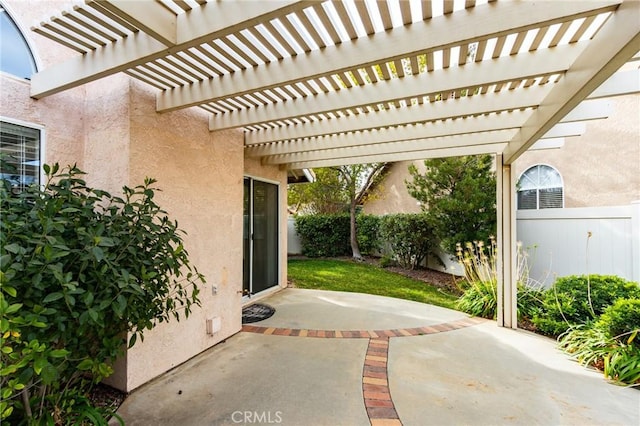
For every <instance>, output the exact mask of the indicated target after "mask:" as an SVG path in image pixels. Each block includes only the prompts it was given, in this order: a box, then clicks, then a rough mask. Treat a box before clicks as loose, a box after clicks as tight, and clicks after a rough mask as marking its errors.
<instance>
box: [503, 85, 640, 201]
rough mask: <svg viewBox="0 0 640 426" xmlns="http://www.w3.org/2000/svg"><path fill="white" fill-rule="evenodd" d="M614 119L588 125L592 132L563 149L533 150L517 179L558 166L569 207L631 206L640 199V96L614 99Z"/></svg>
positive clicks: (517, 170) (519, 163)
mask: <svg viewBox="0 0 640 426" xmlns="http://www.w3.org/2000/svg"><path fill="white" fill-rule="evenodd" d="M610 102H611V105H612V111H611V115H610V116H609V118H607V119H604V120H593V121H589V122H586V132H585V133H584V134H583V135H581V136H574V137H569V138H566V139H565V144H564V146H563V147H562V148H559V149H552V150H540V151H527V152H526V153H524V154H523V155H522V156H521V157H520V158H518V160H517V161H516V162H515V170H514V171H515V177H516V179H518V178H519V177H520V175H521V174H522V173H523V172H525V171H526V170H527V169H528V168H529V167H531V166H534V165H536V164H546V165H549V166H552V167H554V168H555V169H556V170H558V172H560V175H561V176H562V179H563V181H564V197H565V198H564V205H565V207H568V208H569V207H600V206H620V205H628V204H630V203H631V202H633V201H637V200H640V173H638V169H639V168H640V95H627V96H620V97H617V98H612V99H610Z"/></svg>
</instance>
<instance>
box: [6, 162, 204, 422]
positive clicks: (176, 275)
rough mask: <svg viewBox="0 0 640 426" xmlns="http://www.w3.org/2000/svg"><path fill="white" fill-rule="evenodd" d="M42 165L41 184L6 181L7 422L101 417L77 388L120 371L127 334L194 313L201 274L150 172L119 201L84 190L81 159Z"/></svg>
mask: <svg viewBox="0 0 640 426" xmlns="http://www.w3.org/2000/svg"><path fill="white" fill-rule="evenodd" d="M44 171H45V173H46V174H47V178H48V180H47V183H46V185H45V188H44V189H43V190H41V189H40V188H39V187H37V186H32V187H29V188H27V189H26V190H24V191H23V192H21V193H20V194H11V193H10V192H9V191H10V185H9V183H8V182H6V181H3V182H2V184H3V185H2V188H1V189H0V190H1V191H2V194H0V195H1V197H0V203H1V204H0V207H1V211H2V221H1V225H0V231H1V232H0V268H1V274H0V285H1V287H2V292H1V293H0V294H1V296H2V297H1V299H0V309H1V311H2V312H1V313H2V319H1V320H0V330H2V339H3V340H2V351H1V356H2V360H1V361H2V368H1V369H0V387H1V388H2V405H1V406H0V408H1V409H0V414H1V415H2V418H3V419H4V418H6V419H8V423H11V424H12V423H19V422H21V421H24V420H25V419H26V418H28V417H32V419H35V420H37V421H38V422H44V423H51V424H53V423H56V424H58V423H60V422H63V423H74V422H75V421H76V420H78V421H79V419H81V418H82V417H83V416H89V417H91V416H94V417H95V415H96V413H97V411H96V412H92V411H91V409H90V408H87V405H86V403H85V402H86V400H85V399H83V398H81V396H82V395H85V394H86V392H88V390H89V389H90V387H91V386H92V385H93V384H94V383H97V382H98V381H100V380H102V379H103V378H105V377H107V376H109V375H110V374H111V373H112V368H111V363H112V361H113V360H114V359H115V358H116V357H118V356H119V355H121V354H122V351H123V348H124V346H125V345H126V344H127V340H126V339H127V336H128V335H129V336H130V340H129V346H132V345H134V344H135V342H136V339H137V338H142V337H143V332H144V331H145V330H149V329H151V328H153V327H154V326H155V324H156V323H158V322H163V321H169V320H170V319H171V318H174V319H176V320H179V319H180V317H181V315H185V316H186V315H189V313H190V310H191V307H192V306H193V305H194V304H195V305H198V304H199V300H198V286H199V285H200V284H201V283H204V277H202V275H201V274H199V273H198V271H197V270H196V269H195V268H194V267H193V266H192V265H191V264H190V263H189V260H188V254H187V251H186V250H185V249H184V247H183V244H182V234H183V232H182V231H181V230H180V229H179V228H178V225H177V223H176V222H174V221H171V220H170V219H169V218H168V217H167V215H166V212H165V211H163V210H162V209H161V208H160V207H159V206H158V205H157V204H156V203H155V202H154V200H153V198H154V194H155V191H156V190H155V189H154V188H153V187H152V185H153V184H154V183H155V181H154V180H153V179H146V180H145V182H144V184H143V185H140V186H137V187H135V188H127V187H124V188H123V191H124V195H123V197H122V198H121V197H115V196H111V195H110V194H109V193H107V192H105V191H101V190H98V189H93V188H89V187H87V186H86V184H85V182H84V181H83V180H82V179H81V178H80V176H82V175H83V172H82V171H80V170H79V169H77V168H76V167H75V166H74V167H69V168H67V169H64V170H62V171H60V169H59V166H58V165H57V164H56V165H54V166H52V167H50V166H48V165H45V166H44ZM18 392H19V393H22V395H21V396H22V397H17V396H18V395H17V393H18ZM22 401H28V402H29V404H23V402H22ZM60 416H64V417H65V418H64V419H61V418H60ZM35 420H32V421H35Z"/></svg>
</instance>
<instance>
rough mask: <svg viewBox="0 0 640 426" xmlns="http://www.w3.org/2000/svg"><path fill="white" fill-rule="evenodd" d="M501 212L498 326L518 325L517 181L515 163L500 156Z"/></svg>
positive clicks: (499, 185) (497, 170) (498, 163)
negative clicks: (509, 162) (507, 161)
mask: <svg viewBox="0 0 640 426" xmlns="http://www.w3.org/2000/svg"><path fill="white" fill-rule="evenodd" d="M496 177H497V179H496V184H497V188H496V189H497V191H496V194H497V208H496V210H497V214H498V224H497V230H498V236H497V243H498V259H497V278H498V325H499V326H500V327H508V328H518V311H517V296H518V286H517V248H516V212H515V180H514V177H513V174H512V167H511V164H505V163H504V157H503V155H502V154H498V155H496Z"/></svg>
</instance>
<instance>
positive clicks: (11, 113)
mask: <svg viewBox="0 0 640 426" xmlns="http://www.w3.org/2000/svg"><path fill="white" fill-rule="evenodd" d="M6 4H7V6H8V10H9V12H10V13H11V15H12V17H13V18H14V20H16V21H17V22H18V23H19V24H20V26H21V27H22V28H23V29H24V28H25V27H28V26H29V25H30V24H31V23H32V22H33V21H34V20H35V19H38V18H40V17H41V16H45V15H46V14H47V13H48V14H49V15H50V14H51V13H53V12H55V11H56V10H60V9H61V8H62V6H64V5H65V4H66V3H64V2H55V1H52V2H28V4H27V3H26V2H24V3H23V2H20V1H10V2H6ZM23 32H24V31H23ZM24 35H25V37H27V38H28V39H29V41H30V43H31V46H32V49H33V53H34V54H35V56H36V57H37V58H38V62H39V63H40V64H41V65H44V66H46V65H49V64H50V63H53V62H57V61H60V60H61V59H62V58H64V57H65V56H68V55H69V54H70V53H69V51H67V49H65V48H63V47H60V46H58V45H55V44H53V43H51V42H49V41H47V40H45V39H43V38H41V37H39V36H37V35H35V34H32V33H30V32H24ZM0 84H1V86H0V87H1V98H0V100H1V102H0V116H1V117H2V118H3V119H8V120H11V121H17V122H19V123H24V124H27V125H34V126H37V127H38V128H41V129H43V132H44V140H45V144H44V150H43V153H44V158H43V160H44V162H46V163H54V162H59V163H60V164H61V165H66V164H73V163H77V164H78V166H79V167H80V168H81V169H82V170H84V171H85V172H87V181H88V183H89V184H90V185H91V186H94V187H99V188H101V189H106V190H108V191H112V192H114V193H117V192H119V190H120V188H121V187H122V186H123V185H129V186H131V185H138V184H141V183H142V182H143V180H144V178H145V177H153V178H156V179H157V180H158V182H157V184H156V185H155V186H156V187H157V188H160V189H161V191H160V192H158V193H157V195H156V200H157V202H158V204H160V206H161V207H163V208H164V209H165V210H166V211H167V212H168V213H169V215H170V217H171V218H172V219H176V220H177V221H178V223H179V226H180V228H182V229H184V230H185V231H186V232H187V236H186V237H185V248H186V249H187V251H188V252H189V254H190V259H191V261H192V263H193V264H194V265H196V266H197V268H198V269H199V271H200V272H201V273H203V274H204V276H205V277H206V280H207V284H206V286H205V287H204V288H202V289H201V293H200V299H201V302H202V306H201V308H196V309H194V310H193V313H192V315H191V316H190V317H189V318H188V319H183V320H182V321H180V322H176V321H172V322H169V323H163V324H160V325H159V326H158V327H156V328H155V329H153V330H151V331H148V332H145V338H144V342H141V343H138V344H136V346H135V347H134V348H132V349H131V350H129V351H127V353H126V356H125V357H124V358H123V359H121V360H119V361H118V362H117V363H116V373H115V374H114V376H112V378H111V384H113V385H115V386H117V387H119V388H121V389H123V390H126V391H130V390H132V389H135V388H136V387H139V386H140V385H142V384H143V383H145V382H147V381H149V380H151V379H153V378H154V377H156V376H158V375H160V374H162V373H163V372H166V371H168V370H170V369H171V368H173V367H175V366H177V365H179V364H181V363H182V362H184V361H186V360H188V359H189V358H192V357H193V356H195V355H197V354H199V353H200V352H202V351H204V350H206V349H207V348H209V347H211V346H213V345H215V344H216V343H218V342H220V341H222V340H224V339H226V338H227V337H229V336H231V335H233V334H234V333H236V332H238V331H239V330H240V328H241V310H242V304H243V299H242V282H243V239H242V235H243V177H244V176H251V177H253V178H256V179H264V180H267V181H269V182H273V183H278V184H279V185H280V187H279V188H280V192H279V196H280V200H279V201H280V203H279V204H280V230H279V241H280V257H279V263H280V265H279V266H280V275H279V278H280V280H279V285H280V286H286V282H287V281H286V179H287V176H286V171H285V170H281V169H279V168H278V167H273V166H271V167H263V166H262V165H261V164H260V163H259V162H256V161H253V160H245V156H244V138H243V133H242V131H240V130H227V131H221V132H210V131H209V128H208V115H209V114H208V113H206V112H205V111H204V110H201V109H199V108H195V107H194V108H188V109H185V110H180V111H175V112H170V113H164V114H159V113H157V112H156V110H155V93H156V91H157V90H156V89H154V88H152V87H150V86H147V85H145V84H143V83H140V82H138V81H135V80H133V79H131V78H129V77H128V76H126V75H124V74H118V75H115V76H112V77H108V78H106V79H103V80H99V81H96V82H93V83H90V84H87V85H84V86H82V87H80V88H77V89H73V90H69V91H66V92H63V93H60V94H58V95H54V96H51V97H47V98H45V99H43V100H38V101H36V100H33V99H31V98H30V96H29V91H30V83H29V82H28V81H26V80H21V79H18V78H16V77H13V76H10V75H7V74H4V73H3V74H2V75H0ZM214 288H215V292H214ZM214 293H215V294H214ZM207 320H214V323H215V324H219V329H217V330H216V331H215V333H214V334H213V335H210V334H207V330H206V323H207ZM216 328H217V327H216Z"/></svg>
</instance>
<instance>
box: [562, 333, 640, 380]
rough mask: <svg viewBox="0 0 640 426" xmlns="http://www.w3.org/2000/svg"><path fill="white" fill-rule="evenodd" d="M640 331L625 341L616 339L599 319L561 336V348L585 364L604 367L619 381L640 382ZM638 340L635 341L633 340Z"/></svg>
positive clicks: (602, 368) (608, 373)
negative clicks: (638, 340)
mask: <svg viewBox="0 0 640 426" xmlns="http://www.w3.org/2000/svg"><path fill="white" fill-rule="evenodd" d="M636 336H637V334H636V333H632V334H631V335H630V336H628V338H627V339H626V341H620V340H616V339H615V338H612V337H611V336H610V335H609V332H608V331H607V330H606V329H605V328H604V327H603V326H602V325H601V324H600V322H598V323H591V324H588V325H578V326H575V327H573V328H571V329H569V330H568V331H567V332H566V333H564V334H562V335H561V336H560V337H559V339H558V346H559V348H560V349H562V350H564V351H565V352H567V353H568V354H569V355H571V356H573V357H574V358H576V360H577V361H578V362H579V363H580V364H582V365H586V366H593V367H596V368H599V369H600V370H602V371H603V373H604V376H605V377H606V378H608V379H611V380H613V381H614V382H616V383H619V384H625V385H637V384H640V345H637V342H636V340H637V337H636ZM634 342H635V343H634Z"/></svg>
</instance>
